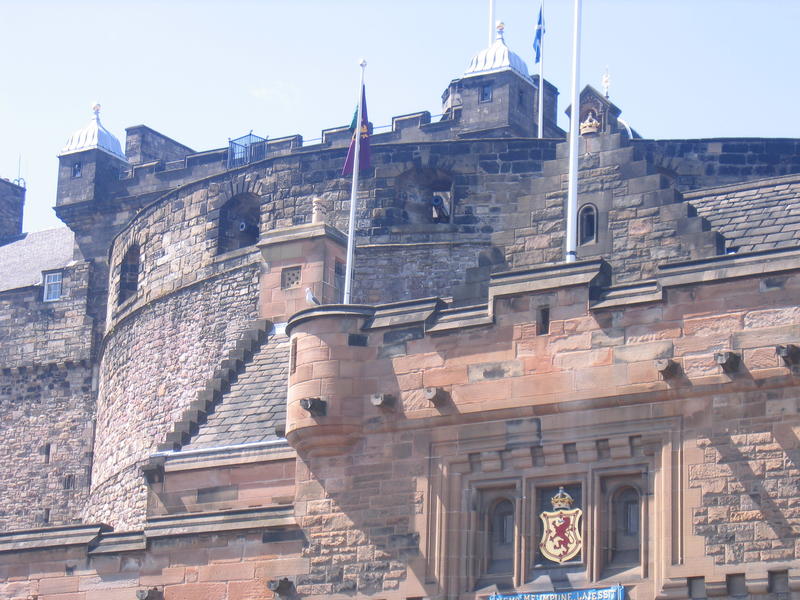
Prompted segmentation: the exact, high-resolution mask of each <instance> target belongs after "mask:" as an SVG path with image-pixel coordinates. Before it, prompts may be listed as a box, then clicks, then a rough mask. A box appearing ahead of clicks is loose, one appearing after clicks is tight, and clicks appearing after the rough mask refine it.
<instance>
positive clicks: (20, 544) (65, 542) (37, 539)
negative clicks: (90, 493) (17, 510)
mask: <svg viewBox="0 0 800 600" xmlns="http://www.w3.org/2000/svg"><path fill="white" fill-rule="evenodd" d="M106 531H111V527H109V526H108V525H103V524H93V525H72V526H68V527H48V528H46V529H24V530H20V531H11V532H8V533H0V553H3V552H20V551H22V550H40V549H43V548H49V547H53V546H88V545H89V544H91V543H93V542H95V541H96V540H97V539H98V538H99V537H100V536H101V534H103V533H104V532H106Z"/></svg>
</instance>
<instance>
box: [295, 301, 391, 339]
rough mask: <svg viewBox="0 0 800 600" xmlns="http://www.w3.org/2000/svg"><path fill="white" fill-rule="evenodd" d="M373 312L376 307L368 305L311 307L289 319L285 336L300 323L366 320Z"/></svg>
mask: <svg viewBox="0 0 800 600" xmlns="http://www.w3.org/2000/svg"><path fill="white" fill-rule="evenodd" d="M375 311H376V307H374V306H370V305H368V304H321V305H319V306H312V307H311V308H305V309H303V310H301V311H298V312H296V313H294V314H293V315H292V316H291V317H289V321H288V322H287V323H286V335H291V334H292V329H294V328H295V327H296V326H297V325H299V324H300V323H305V322H306V321H309V320H311V319H318V318H321V317H338V318H348V317H358V318H362V319H368V318H370V317H372V316H373V315H374V314H375Z"/></svg>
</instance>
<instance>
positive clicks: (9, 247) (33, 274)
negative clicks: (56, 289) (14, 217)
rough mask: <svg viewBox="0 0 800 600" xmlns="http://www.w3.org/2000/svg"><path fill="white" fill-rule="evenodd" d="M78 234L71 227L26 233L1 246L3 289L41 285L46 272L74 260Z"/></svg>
mask: <svg viewBox="0 0 800 600" xmlns="http://www.w3.org/2000/svg"><path fill="white" fill-rule="evenodd" d="M74 247H75V234H73V233H72V230H71V229H69V228H68V227H60V228H58V229H48V230H46V231H35V232H33V233H24V234H22V236H21V237H20V238H19V239H17V240H15V241H13V242H9V243H8V244H5V245H2V246H0V292H4V291H7V290H15V289H17V288H23V287H28V286H32V285H38V284H40V283H41V282H42V272H43V271H56V270H58V269H63V268H64V267H66V266H67V265H69V264H70V263H71V262H72V257H73V249H74Z"/></svg>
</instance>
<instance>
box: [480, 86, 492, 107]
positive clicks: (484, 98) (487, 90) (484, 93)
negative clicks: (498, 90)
mask: <svg viewBox="0 0 800 600" xmlns="http://www.w3.org/2000/svg"><path fill="white" fill-rule="evenodd" d="M480 101H481V102H491V101H492V84H491V83H484V84H483V85H482V86H481V96H480Z"/></svg>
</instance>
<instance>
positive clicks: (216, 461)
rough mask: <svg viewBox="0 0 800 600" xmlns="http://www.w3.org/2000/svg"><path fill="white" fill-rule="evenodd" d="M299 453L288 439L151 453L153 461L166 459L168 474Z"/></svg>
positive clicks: (164, 464) (259, 460) (291, 456)
mask: <svg viewBox="0 0 800 600" xmlns="http://www.w3.org/2000/svg"><path fill="white" fill-rule="evenodd" d="M296 456H297V453H296V452H295V450H294V448H292V447H290V446H289V443H288V442H287V441H286V440H285V439H281V440H273V441H268V442H252V443H249V444H241V445H238V446H226V447H219V448H199V449H197V450H189V451H187V450H178V451H177V452H162V453H156V454H152V455H151V460H153V461H156V462H157V461H158V459H160V458H163V459H164V462H163V470H164V472H165V473H171V472H174V471H190V470H194V469H209V468H216V467H226V466H231V465H243V464H249V463H260V462H270V461H275V460H285V459H289V458H295V457H296Z"/></svg>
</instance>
